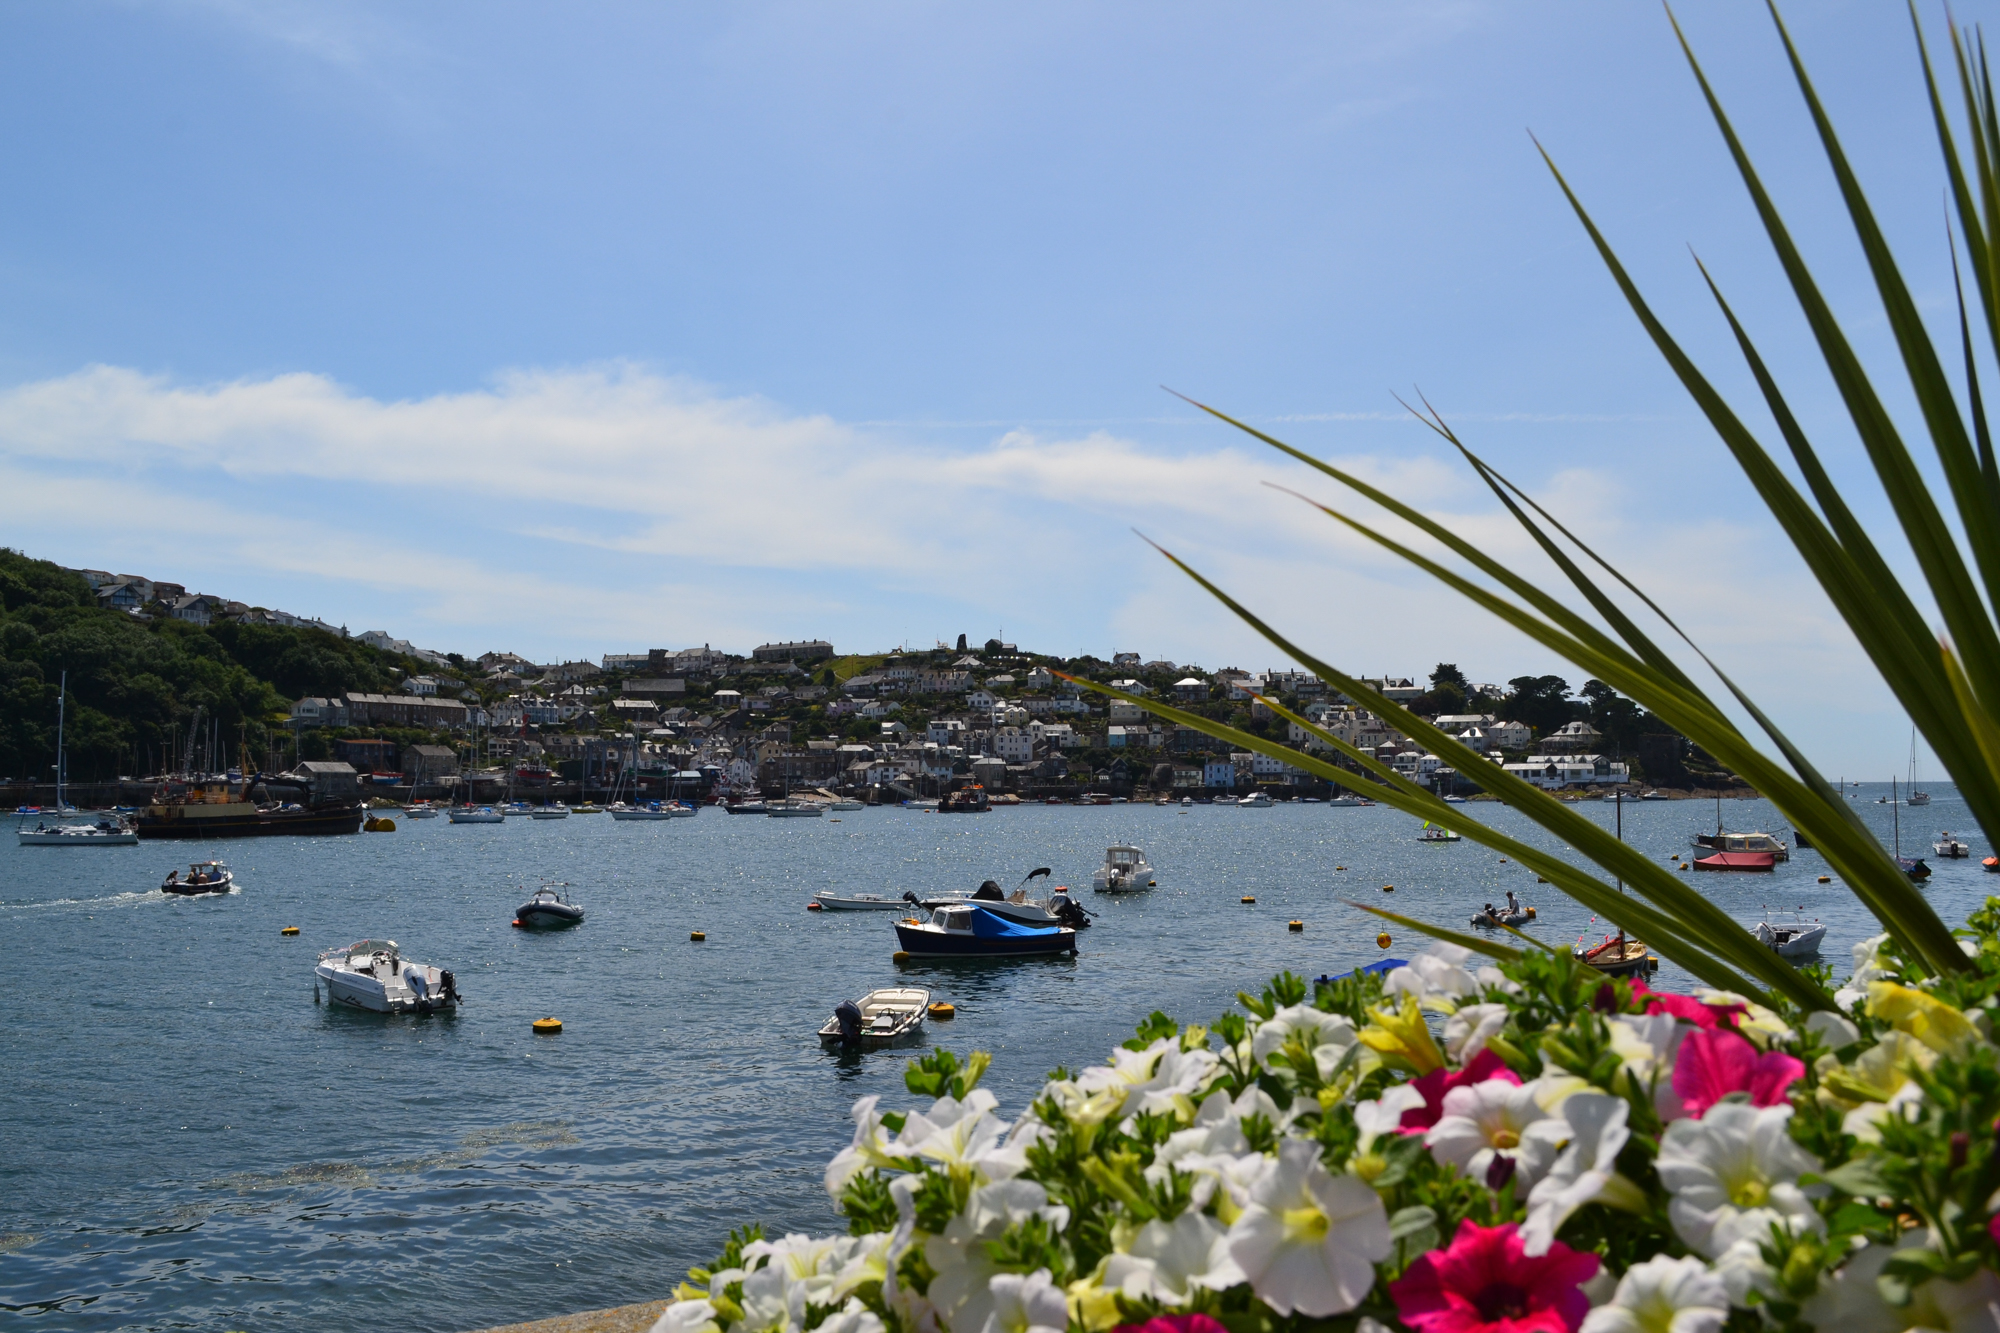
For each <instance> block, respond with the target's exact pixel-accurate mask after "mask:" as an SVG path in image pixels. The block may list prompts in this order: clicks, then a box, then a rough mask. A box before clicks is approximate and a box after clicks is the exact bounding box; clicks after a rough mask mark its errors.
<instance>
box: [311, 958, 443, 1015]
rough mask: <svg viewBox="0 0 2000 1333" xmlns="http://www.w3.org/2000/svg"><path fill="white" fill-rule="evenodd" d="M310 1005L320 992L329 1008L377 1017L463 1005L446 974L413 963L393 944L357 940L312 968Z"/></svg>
mask: <svg viewBox="0 0 2000 1333" xmlns="http://www.w3.org/2000/svg"><path fill="white" fill-rule="evenodd" d="M313 978H314V980H313V1000H314V1001H315V1002H317V1001H318V1000H319V991H320V987H321V986H322V985H323V986H325V987H326V998H327V999H328V1001H330V1002H331V1003H333V1004H344V1005H348V1006H349V1007H351V1008H355V1009H366V1010H369V1011H370V1012H373V1013H378V1014H413V1013H414V1014H428V1013H434V1012H440V1011H444V1010H449V1009H455V1008H457V1007H458V1005H459V1004H460V1003H461V1002H462V1001H461V999H460V997H459V994H458V984H457V981H456V979H455V978H453V976H452V974H451V973H450V971H448V970H447V969H444V968H438V967H431V966H429V965H427V964H424V963H413V962H411V961H409V960H408V959H406V958H404V957H403V956H402V953H401V951H400V950H399V949H398V948H397V947H396V941H394V940H359V941H356V942H355V943H353V944H347V945H342V946H341V947H340V948H338V949H328V950H327V951H326V952H325V953H323V954H321V955H320V956H319V962H318V964H317V965H316V966H315V967H314V968H313Z"/></svg>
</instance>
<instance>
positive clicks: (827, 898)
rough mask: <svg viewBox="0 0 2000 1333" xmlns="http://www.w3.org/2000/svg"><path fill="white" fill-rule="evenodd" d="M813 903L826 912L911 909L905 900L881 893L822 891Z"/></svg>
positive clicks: (898, 910) (900, 910)
mask: <svg viewBox="0 0 2000 1333" xmlns="http://www.w3.org/2000/svg"><path fill="white" fill-rule="evenodd" d="M813 901H814V902H816V903H818V904H819V905H820V910H822V911H826V912H902V911H907V910H908V909H909V904H908V903H906V902H905V901H904V900H903V899H901V898H889V897H885V896H883V895H882V894H879V893H835V892H833V890H831V889H821V890H820V891H819V892H818V893H815V894H814V895H813Z"/></svg>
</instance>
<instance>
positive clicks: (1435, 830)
mask: <svg viewBox="0 0 2000 1333" xmlns="http://www.w3.org/2000/svg"><path fill="white" fill-rule="evenodd" d="M1417 841H1418V842H1464V841H1465V839H1464V838H1461V837H1460V836H1458V834H1456V833H1453V832H1452V831H1451V830H1450V829H1448V828H1446V827H1445V826H1444V825H1442V824H1433V823H1431V821H1430V820H1428V819H1426V820H1425V821H1424V828H1423V832H1421V833H1419V834H1417Z"/></svg>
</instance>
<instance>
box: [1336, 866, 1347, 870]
mask: <svg viewBox="0 0 2000 1333" xmlns="http://www.w3.org/2000/svg"><path fill="white" fill-rule="evenodd" d="M1334 869H1335V870H1345V869H1347V867H1346V866H1335V867H1334Z"/></svg>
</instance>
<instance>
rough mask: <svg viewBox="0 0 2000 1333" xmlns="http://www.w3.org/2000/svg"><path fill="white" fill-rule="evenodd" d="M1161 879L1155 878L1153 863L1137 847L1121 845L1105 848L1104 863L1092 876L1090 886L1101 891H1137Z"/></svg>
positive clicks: (1149, 886) (1148, 887)
mask: <svg viewBox="0 0 2000 1333" xmlns="http://www.w3.org/2000/svg"><path fill="white" fill-rule="evenodd" d="M1158 882H1159V881H1158V880H1156V879H1154V878H1153V867H1152V863H1151V862H1149V861H1147V860H1146V854H1145V853H1144V852H1143V851H1140V850H1139V849H1138V848H1137V847H1130V846H1125V845H1122V844H1121V845H1119V846H1116V847H1107V848H1105V849H1104V864H1103V865H1101V866H1099V867H1098V868H1097V873H1096V874H1095V875H1093V876H1091V879H1090V887H1091V888H1093V889H1095V890H1097V892H1099V893H1137V892H1138V891H1139V890H1141V889H1150V888H1152V887H1153V886H1154V885H1155V884H1157V883H1158Z"/></svg>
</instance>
